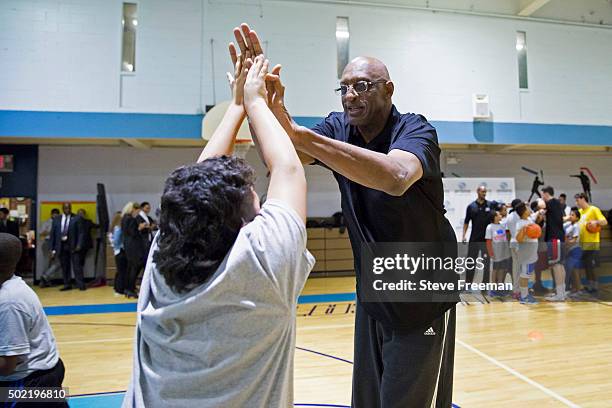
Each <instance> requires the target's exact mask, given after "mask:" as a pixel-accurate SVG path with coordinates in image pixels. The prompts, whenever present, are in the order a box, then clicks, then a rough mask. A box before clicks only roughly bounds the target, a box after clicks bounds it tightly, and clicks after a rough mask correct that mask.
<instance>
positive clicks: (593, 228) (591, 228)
mask: <svg viewBox="0 0 612 408" xmlns="http://www.w3.org/2000/svg"><path fill="white" fill-rule="evenodd" d="M586 229H587V231H589V232H590V233H591V234H596V233H598V232H599V231H601V225H600V224H591V223H590V222H587V225H586Z"/></svg>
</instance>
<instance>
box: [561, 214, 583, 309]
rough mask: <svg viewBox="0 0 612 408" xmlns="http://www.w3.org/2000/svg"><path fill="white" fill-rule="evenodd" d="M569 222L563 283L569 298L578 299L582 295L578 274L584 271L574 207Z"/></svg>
mask: <svg viewBox="0 0 612 408" xmlns="http://www.w3.org/2000/svg"><path fill="white" fill-rule="evenodd" d="M569 219H570V220H569V221H568V222H566V223H565V225H564V229H565V244H566V247H567V255H566V257H565V271H566V273H567V277H566V278H565V283H566V285H567V286H568V287H571V290H572V293H571V294H570V297H572V298H574V297H579V296H581V295H583V294H584V292H583V290H582V282H581V281H580V272H581V270H582V269H584V263H583V262H582V248H580V223H579V221H580V211H578V208H576V207H574V208H572V209H571V212H570V217H569Z"/></svg>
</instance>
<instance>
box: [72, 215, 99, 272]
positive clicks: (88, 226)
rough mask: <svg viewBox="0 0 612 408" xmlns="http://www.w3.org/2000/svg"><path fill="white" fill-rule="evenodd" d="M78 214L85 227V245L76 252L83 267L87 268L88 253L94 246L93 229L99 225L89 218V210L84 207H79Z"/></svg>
mask: <svg viewBox="0 0 612 408" xmlns="http://www.w3.org/2000/svg"><path fill="white" fill-rule="evenodd" d="M77 215H78V216H79V218H80V219H81V227H82V228H83V232H82V233H83V247H82V248H81V251H80V252H79V253H78V254H76V255H77V256H78V258H79V259H78V260H79V262H80V265H81V269H83V270H85V261H86V260H87V253H88V252H89V250H90V249H92V248H93V239H92V238H91V230H92V229H94V228H98V225H96V224H94V222H93V221H92V220H90V219H89V218H87V211H85V210H84V209H83V208H79V210H78V211H77Z"/></svg>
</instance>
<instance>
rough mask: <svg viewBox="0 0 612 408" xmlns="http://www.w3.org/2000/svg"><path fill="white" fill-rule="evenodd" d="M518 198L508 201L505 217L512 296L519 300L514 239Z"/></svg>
mask: <svg viewBox="0 0 612 408" xmlns="http://www.w3.org/2000/svg"><path fill="white" fill-rule="evenodd" d="M522 202H523V201H521V199H520V198H515V199H514V200H512V203H510V207H511V209H510V211H509V212H508V217H507V218H506V230H507V231H508V234H509V235H510V257H511V259H512V297H513V298H514V299H516V300H519V298H520V293H519V275H520V271H519V263H518V241H517V240H516V223H517V222H518V221H519V220H520V217H519V215H518V213H517V212H516V208H517V206H518V205H519V204H521V203H522Z"/></svg>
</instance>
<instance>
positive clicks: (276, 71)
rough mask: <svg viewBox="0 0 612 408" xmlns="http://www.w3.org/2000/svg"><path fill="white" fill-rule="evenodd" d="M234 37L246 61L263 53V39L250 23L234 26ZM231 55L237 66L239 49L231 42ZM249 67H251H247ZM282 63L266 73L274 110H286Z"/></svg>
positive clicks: (269, 100)
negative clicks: (252, 28) (281, 71)
mask: <svg viewBox="0 0 612 408" xmlns="http://www.w3.org/2000/svg"><path fill="white" fill-rule="evenodd" d="M234 38H235V39H236V43H237V44H238V47H239V48H240V55H241V56H245V61H248V59H249V58H250V59H254V58H255V57H257V56H258V55H263V49H262V47H261V41H260V40H259V36H258V35H257V33H256V32H255V30H251V28H250V27H249V25H248V24H246V23H242V24H241V25H240V27H235V28H234ZM230 56H231V58H232V64H233V65H234V66H235V65H236V61H237V59H238V56H237V50H236V47H235V46H234V44H233V43H232V44H230ZM247 68H249V67H247ZM280 70H281V65H280V64H278V65H276V66H275V67H274V68H272V71H271V72H269V73H266V78H265V79H266V89H267V91H268V98H267V102H268V106H269V107H270V109H272V110H273V111H274V109H277V110H280V111H284V100H283V98H284V95H285V87H284V86H283V85H282V83H281V80H280Z"/></svg>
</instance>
